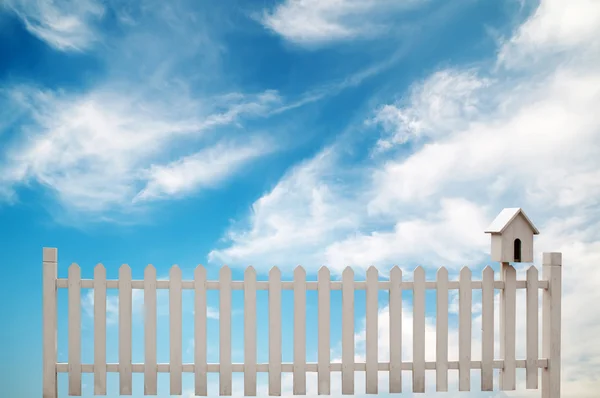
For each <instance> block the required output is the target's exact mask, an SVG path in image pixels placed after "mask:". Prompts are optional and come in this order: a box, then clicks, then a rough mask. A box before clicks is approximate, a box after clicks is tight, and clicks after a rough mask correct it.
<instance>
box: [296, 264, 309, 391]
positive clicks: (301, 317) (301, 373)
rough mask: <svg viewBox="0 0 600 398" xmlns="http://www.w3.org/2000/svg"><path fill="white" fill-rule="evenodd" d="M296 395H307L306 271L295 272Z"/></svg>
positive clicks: (297, 270) (301, 269) (297, 269)
mask: <svg viewBox="0 0 600 398" xmlns="http://www.w3.org/2000/svg"><path fill="white" fill-rule="evenodd" d="M293 392H294V395H306V271H305V270H304V268H302V267H296V269H295V270H294V385H293Z"/></svg>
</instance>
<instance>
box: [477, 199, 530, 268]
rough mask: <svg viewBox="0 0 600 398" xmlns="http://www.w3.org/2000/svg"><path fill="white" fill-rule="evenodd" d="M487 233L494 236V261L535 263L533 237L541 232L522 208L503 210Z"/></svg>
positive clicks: (492, 252) (492, 257)
mask: <svg viewBox="0 0 600 398" xmlns="http://www.w3.org/2000/svg"><path fill="white" fill-rule="evenodd" d="M485 233H489V234H491V236H492V247H491V259H492V261H498V262H502V263H508V262H514V263H531V262H533V235H539V233H540V232H539V231H538V230H537V228H536V227H535V226H534V225H533V223H532V222H531V220H530V219H529V218H528V217H527V215H525V212H524V211H523V210H522V209H521V208H520V207H513V208H507V209H504V210H502V211H501V212H500V214H498V216H497V217H496V218H495V219H494V221H492V223H491V224H490V226H489V227H488V228H487V230H486V231H485Z"/></svg>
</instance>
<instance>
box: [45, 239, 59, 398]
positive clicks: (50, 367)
mask: <svg viewBox="0 0 600 398" xmlns="http://www.w3.org/2000/svg"><path fill="white" fill-rule="evenodd" d="M57 263H58V250H57V249H56V248H51V247H44V248H43V255H42V289H43V293H42V330H43V331H42V361H43V364H42V373H43V377H42V378H43V381H42V383H43V384H42V396H43V398H58V388H57V384H58V383H57V377H56V376H57V375H56V362H57V341H56V333H57V330H56V326H57V325H56V324H57V315H56V301H57V300H56V297H57V294H56V279H57Z"/></svg>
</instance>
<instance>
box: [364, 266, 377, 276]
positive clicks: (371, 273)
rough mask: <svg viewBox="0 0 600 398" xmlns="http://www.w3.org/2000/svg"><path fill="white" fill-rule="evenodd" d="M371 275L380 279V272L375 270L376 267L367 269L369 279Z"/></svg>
mask: <svg viewBox="0 0 600 398" xmlns="http://www.w3.org/2000/svg"><path fill="white" fill-rule="evenodd" d="M369 275H371V276H373V275H374V276H375V277H376V278H377V277H379V271H377V268H375V266H374V265H371V266H370V267H369V268H368V269H367V278H368V277H369Z"/></svg>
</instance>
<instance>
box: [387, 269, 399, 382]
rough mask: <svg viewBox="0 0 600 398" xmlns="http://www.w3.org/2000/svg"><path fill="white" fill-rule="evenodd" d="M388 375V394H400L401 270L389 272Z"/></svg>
mask: <svg viewBox="0 0 600 398" xmlns="http://www.w3.org/2000/svg"><path fill="white" fill-rule="evenodd" d="M389 316H390V373H389V382H390V387H389V392H390V393H400V392H402V270H401V269H400V267H398V266H394V267H393V268H392V270H391V271H390V305H389Z"/></svg>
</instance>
